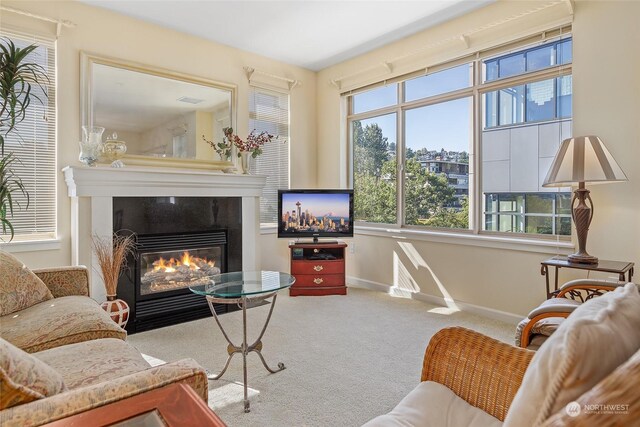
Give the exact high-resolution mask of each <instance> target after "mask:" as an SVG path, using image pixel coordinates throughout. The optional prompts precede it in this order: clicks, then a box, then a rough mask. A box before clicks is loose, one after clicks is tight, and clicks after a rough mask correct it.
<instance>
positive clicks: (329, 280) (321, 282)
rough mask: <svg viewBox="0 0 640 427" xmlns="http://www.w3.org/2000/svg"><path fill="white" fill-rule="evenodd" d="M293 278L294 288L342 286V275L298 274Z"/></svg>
mask: <svg viewBox="0 0 640 427" xmlns="http://www.w3.org/2000/svg"><path fill="white" fill-rule="evenodd" d="M295 278H296V282H295V283H294V284H293V287H294V288H312V287H326V286H344V275H342V274H317V275H312V274H300V275H298V276H295Z"/></svg>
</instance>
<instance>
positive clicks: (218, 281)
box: [189, 271, 296, 412]
mask: <svg viewBox="0 0 640 427" xmlns="http://www.w3.org/2000/svg"><path fill="white" fill-rule="evenodd" d="M209 279H210V283H208V284H204V285H197V286H190V287H189V289H190V290H191V292H193V293H195V294H198V295H203V296H205V297H206V298H207V302H208V303H209V308H210V309H211V313H212V314H213V317H214V319H215V320H216V323H217V324H218V327H219V328H220V331H221V332H222V335H223V336H224V338H225V339H226V340H227V342H228V343H229V345H228V346H227V353H228V356H227V361H226V362H225V364H224V367H223V368H222V371H220V373H218V374H217V375H208V377H209V379H211V380H217V379H219V378H221V377H222V375H224V373H225V372H226V371H227V368H228V367H229V363H230V362H231V358H232V357H233V356H234V355H235V354H236V353H240V354H242V372H243V377H244V381H243V382H244V411H245V412H250V406H249V399H248V395H247V355H248V354H249V353H251V352H252V351H253V352H256V353H258V356H259V357H260V360H261V361H262V364H263V365H264V367H265V368H266V369H267V371H269V372H271V373H272V374H275V373H276V372H280V371H282V370H283V369H285V366H284V364H283V363H278V369H271V368H270V367H269V365H267V362H266V361H265V360H264V357H263V356H262V336H263V335H264V333H265V331H266V330H267V326H268V325H269V320H271V314H272V313H273V308H274V307H275V305H276V298H277V297H278V291H280V290H282V289H286V288H289V287H290V286H291V285H293V284H294V283H295V281H296V279H295V278H294V277H293V276H291V275H290V274H287V273H281V272H278V271H238V272H233V273H223V274H218V275H215V276H211V277H210V278H209ZM271 297H273V300H272V301H271V307H270V308H269V314H268V315H267V319H266V320H265V323H264V326H263V327H262V331H261V332H260V335H259V336H258V338H257V339H256V340H255V341H254V342H253V344H249V343H248V342H247V306H248V305H251V304H255V303H258V302H261V301H264V300H266V299H268V298H271ZM214 304H237V305H238V306H239V307H240V308H242V344H241V345H239V346H238V345H235V344H234V343H233V342H232V341H231V340H230V339H229V336H228V335H227V332H226V331H225V330H224V328H223V327H222V323H220V319H219V318H218V315H217V314H216V310H215V307H214Z"/></svg>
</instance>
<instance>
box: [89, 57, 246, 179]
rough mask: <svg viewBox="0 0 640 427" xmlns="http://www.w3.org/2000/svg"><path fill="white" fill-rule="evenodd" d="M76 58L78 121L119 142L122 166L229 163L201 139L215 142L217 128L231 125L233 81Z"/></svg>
mask: <svg viewBox="0 0 640 427" xmlns="http://www.w3.org/2000/svg"><path fill="white" fill-rule="evenodd" d="M81 62H82V90H81V111H82V124H83V125H88V126H100V127H103V128H105V132H104V135H103V140H106V139H117V140H121V141H124V142H125V143H126V145H127V153H126V155H125V157H124V159H123V161H124V163H125V164H128V165H151V166H164V167H182V168H197V169H225V168H228V167H231V166H233V159H229V160H227V159H222V158H220V156H218V154H217V153H216V151H215V150H214V149H213V148H212V147H211V146H210V145H209V144H207V142H205V141H204V140H203V138H202V137H203V135H204V137H205V138H206V139H208V140H209V141H215V142H220V141H222V138H223V132H222V130H223V128H225V127H229V126H231V127H233V126H234V125H235V120H234V119H235V100H236V87H235V86H234V85H230V84H225V83H220V82H215V81H213V80H208V79H205V78H201V77H195V76H190V75H186V74H182V73H177V72H172V71H168V70H163V69H159V68H155V67H150V66H145V65H141V64H136V63H133V62H127V61H122V60H117V59H113V58H106V57H101V56H96V55H93V54H89V53H86V52H83V53H82V54H81ZM114 133H115V134H116V135H117V137H114V136H115V135H114ZM104 162H107V160H104Z"/></svg>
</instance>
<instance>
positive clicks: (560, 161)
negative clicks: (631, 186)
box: [542, 135, 628, 187]
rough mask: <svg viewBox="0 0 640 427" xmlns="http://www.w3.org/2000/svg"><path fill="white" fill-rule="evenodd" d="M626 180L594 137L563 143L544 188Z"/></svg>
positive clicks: (583, 137)
mask: <svg viewBox="0 0 640 427" xmlns="http://www.w3.org/2000/svg"><path fill="white" fill-rule="evenodd" d="M615 181H628V179H627V176H626V175H625V174H624V172H623V171H622V169H621V168H620V166H619V165H618V163H617V162H616V161H615V159H614V158H613V156H612V155H611V153H609V150H607V147H605V146H604V143H603V142H602V140H601V139H600V138H598V137H597V136H593V135H590V136H578V137H575V138H569V139H565V140H564V141H562V144H561V145H560V149H559V150H558V152H557V153H556V157H555V158H554V159H553V163H552V164H551V168H550V169H549V172H548V173H547V177H546V178H545V179H544V183H543V184H542V186H543V187H567V186H569V185H572V184H578V183H580V182H591V183H605V182H615Z"/></svg>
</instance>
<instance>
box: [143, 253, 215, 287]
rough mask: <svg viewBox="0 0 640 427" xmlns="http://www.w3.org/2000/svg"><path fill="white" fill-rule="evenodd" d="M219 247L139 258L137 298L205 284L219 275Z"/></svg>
mask: <svg viewBox="0 0 640 427" xmlns="http://www.w3.org/2000/svg"><path fill="white" fill-rule="evenodd" d="M221 256H222V251H221V247H219V246H216V247H209V248H204V249H192V250H189V251H184V252H182V253H180V252H179V251H163V252H150V253H145V254H143V255H141V260H140V275H141V277H140V294H141V295H149V294H153V293H156V292H166V291H172V290H175V289H181V288H185V287H188V286H192V285H201V284H206V283H208V281H209V277H210V276H214V275H216V274H220V268H219V267H218V265H220V264H221Z"/></svg>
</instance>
